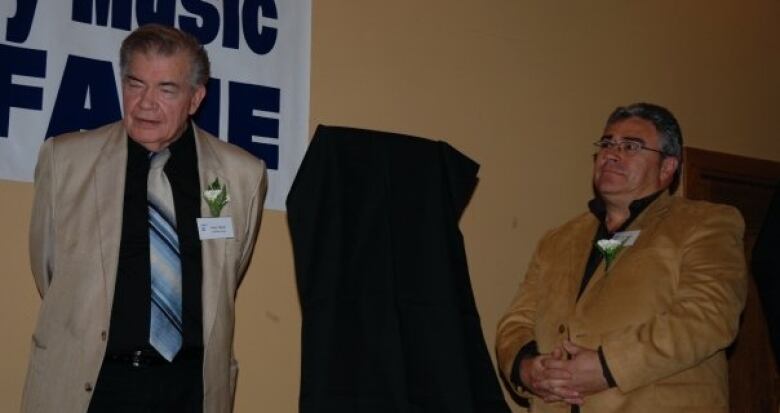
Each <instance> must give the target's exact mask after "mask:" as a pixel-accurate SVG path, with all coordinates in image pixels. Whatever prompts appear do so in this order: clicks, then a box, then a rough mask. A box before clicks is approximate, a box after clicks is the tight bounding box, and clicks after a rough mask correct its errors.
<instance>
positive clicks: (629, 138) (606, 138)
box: [600, 135, 646, 145]
mask: <svg viewBox="0 0 780 413" xmlns="http://www.w3.org/2000/svg"><path fill="white" fill-rule="evenodd" d="M600 140H602V141H612V140H614V138H613V136H612V135H603V136H601V139H600ZM622 140H624V141H633V142H639V143H641V144H643V145H644V144H645V143H646V142H645V140H644V139H642V138H637V137H635V136H624V137H623V139H622Z"/></svg>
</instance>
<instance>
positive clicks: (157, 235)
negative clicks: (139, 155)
mask: <svg viewBox="0 0 780 413" xmlns="http://www.w3.org/2000/svg"><path fill="white" fill-rule="evenodd" d="M150 156H151V164H150V166H149V177H148V180H147V193H146V197H147V201H148V206H149V258H150V262H151V281H152V306H151V319H150V324H149V343H150V344H151V345H152V347H154V348H155V349H156V350H157V351H158V352H159V353H160V355H162V356H163V357H164V358H165V359H166V360H168V361H172V360H173V358H174V357H176V353H178V352H179V349H181V345H182V321H181V320H182V294H181V284H182V283H181V259H180V258H179V236H178V235H177V234H176V212H175V210H174V207H173V193H172V192H171V184H170V183H169V182H168V178H167V177H166V176H165V172H164V171H163V166H165V162H166V161H167V160H168V158H170V156H171V153H170V151H169V150H168V149H165V150H163V151H160V152H157V153H152V154H151V155H150Z"/></svg>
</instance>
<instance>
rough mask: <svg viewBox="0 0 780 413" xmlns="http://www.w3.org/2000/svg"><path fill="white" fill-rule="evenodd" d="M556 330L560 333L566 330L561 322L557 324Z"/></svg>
mask: <svg viewBox="0 0 780 413" xmlns="http://www.w3.org/2000/svg"><path fill="white" fill-rule="evenodd" d="M558 332H559V333H561V334H563V333H565V332H566V326H564V325H563V324H561V325H559V326H558Z"/></svg>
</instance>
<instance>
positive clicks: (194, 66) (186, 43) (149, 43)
mask: <svg viewBox="0 0 780 413" xmlns="http://www.w3.org/2000/svg"><path fill="white" fill-rule="evenodd" d="M179 52H184V53H186V54H187V56H188V57H189V58H190V83H191V85H192V87H197V86H200V85H202V86H206V83H207V82H208V80H209V76H210V74H211V73H210V72H211V63H210V62H209V56H208V53H206V49H204V48H203V46H202V45H201V44H200V43H199V42H198V40H197V39H196V38H195V37H194V36H192V35H191V34H189V33H186V32H184V31H181V30H179V29H176V28H173V27H169V26H163V25H161V24H155V23H152V24H146V25H143V26H141V27H139V28H137V29H135V30H134V31H133V32H132V33H130V35H128V36H127V37H126V38H125V40H124V41H122V47H121V48H120V49H119V68H120V71H121V74H122V78H123V79H124V78H125V77H126V76H127V71H128V65H129V64H130V59H131V57H132V56H133V54H134V53H144V54H147V53H155V54H158V55H162V56H172V55H174V54H176V53H179Z"/></svg>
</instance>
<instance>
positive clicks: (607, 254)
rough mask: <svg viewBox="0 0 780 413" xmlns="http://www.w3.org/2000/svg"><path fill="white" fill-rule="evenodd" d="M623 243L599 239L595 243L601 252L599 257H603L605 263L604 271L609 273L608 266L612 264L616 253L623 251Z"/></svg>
mask: <svg viewBox="0 0 780 413" xmlns="http://www.w3.org/2000/svg"><path fill="white" fill-rule="evenodd" d="M624 242H625V240H622V241H621V240H616V239H600V240H598V241H596V247H598V249H599V251H601V255H603V256H604V261H606V262H607V263H606V271H609V264H611V263H612V261H613V260H614V259H615V257H616V256H617V254H618V252H620V250H622V249H623V244H624Z"/></svg>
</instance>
